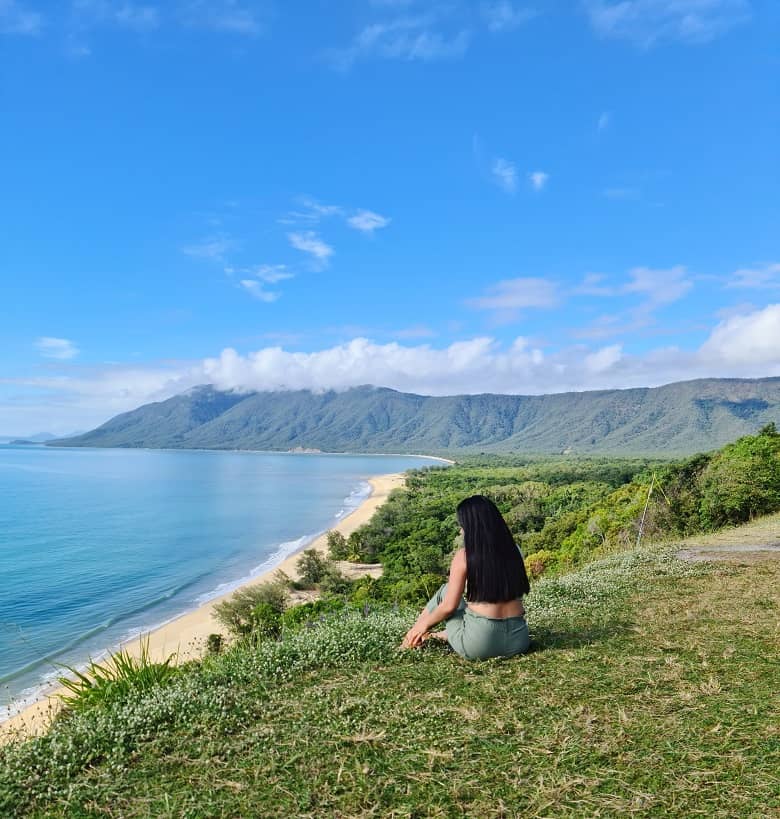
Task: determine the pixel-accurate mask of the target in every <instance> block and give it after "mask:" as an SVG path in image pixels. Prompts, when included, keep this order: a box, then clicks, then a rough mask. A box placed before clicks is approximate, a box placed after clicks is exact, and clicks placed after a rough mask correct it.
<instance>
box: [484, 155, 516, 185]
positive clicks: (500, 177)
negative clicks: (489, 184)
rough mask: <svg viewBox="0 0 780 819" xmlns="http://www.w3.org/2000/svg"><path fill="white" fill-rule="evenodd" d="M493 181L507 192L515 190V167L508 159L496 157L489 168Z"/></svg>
mask: <svg viewBox="0 0 780 819" xmlns="http://www.w3.org/2000/svg"><path fill="white" fill-rule="evenodd" d="M490 173H491V174H492V176H493V181H494V182H495V183H496V184H497V185H498V186H499V187H500V188H501V189H503V190H504V191H506V192H507V193H514V192H515V191H516V190H517V168H516V167H515V165H514V163H512V162H510V161H509V160H508V159H503V158H502V157H497V158H496V159H495V160H493V165H492V167H491V169H490Z"/></svg>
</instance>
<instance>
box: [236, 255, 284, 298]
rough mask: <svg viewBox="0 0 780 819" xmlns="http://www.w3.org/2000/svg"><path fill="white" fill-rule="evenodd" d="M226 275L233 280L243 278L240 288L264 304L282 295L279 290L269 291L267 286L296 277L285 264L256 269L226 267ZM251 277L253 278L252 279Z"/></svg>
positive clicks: (239, 284) (262, 265)
mask: <svg viewBox="0 0 780 819" xmlns="http://www.w3.org/2000/svg"><path fill="white" fill-rule="evenodd" d="M225 273H226V274H227V275H228V276H230V277H231V278H233V277H235V276H243V277H244V278H241V279H239V281H238V286H239V287H240V288H242V289H243V290H245V291H246V292H247V293H249V294H250V295H251V296H252V297H253V298H256V299H258V301H263V302H268V303H270V302H274V301H276V300H277V299H278V298H279V297H280V296H281V293H280V292H279V291H278V290H269V289H268V287H267V285H269V284H270V285H274V284H278V283H279V282H283V281H286V280H287V279H292V278H294V277H295V274H294V273H291V272H290V271H289V270H288V268H287V265H283V264H261V265H255V266H254V267H232V266H228V267H225ZM250 277H251V278H250Z"/></svg>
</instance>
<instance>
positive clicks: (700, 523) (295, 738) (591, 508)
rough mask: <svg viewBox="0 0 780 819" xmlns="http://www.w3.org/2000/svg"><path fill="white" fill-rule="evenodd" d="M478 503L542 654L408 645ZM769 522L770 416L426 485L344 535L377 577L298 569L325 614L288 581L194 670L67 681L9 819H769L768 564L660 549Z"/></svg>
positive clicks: (3, 787)
mask: <svg viewBox="0 0 780 819" xmlns="http://www.w3.org/2000/svg"><path fill="white" fill-rule="evenodd" d="M651 489H652V491H651ZM475 492H482V493H485V494H487V495H489V496H491V497H492V498H493V499H494V500H495V501H496V503H497V504H498V505H499V506H500V508H501V509H502V510H503V511H504V513H505V515H506V516H507V519H508V520H509V522H510V526H511V527H512V529H513V531H514V533H515V536H516V537H517V539H518V541H519V542H520V543H521V545H522V548H523V550H524V552H525V553H526V557H527V562H528V565H529V568H531V570H532V574H533V575H534V578H535V579H534V583H533V588H532V593H531V595H530V596H529V598H528V599H527V609H528V614H529V623H530V625H531V630H532V637H533V640H534V645H535V648H536V650H535V651H534V652H533V653H532V654H530V655H529V656H527V657H523V658H519V659H514V660H510V661H488V662H486V663H468V662H466V661H462V660H460V659H459V658H457V657H454V656H453V655H452V654H450V653H447V652H446V650H445V649H444V648H443V647H439V646H427V647H426V648H425V650H423V651H418V652H405V653H401V654H399V653H398V652H397V645H398V642H399V639H400V637H401V636H402V634H403V633H404V631H405V630H406V628H407V627H408V626H409V625H410V624H411V622H412V620H413V618H414V616H415V613H416V609H415V606H416V605H417V604H418V603H419V601H420V600H421V599H422V598H424V597H425V596H426V595H427V594H429V593H430V592H431V591H432V590H433V589H434V588H435V586H436V585H438V583H440V582H441V578H442V576H443V573H444V572H445V571H446V567H447V564H448V561H449V556H450V553H451V551H452V548H453V546H454V545H455V536H456V533H457V526H456V524H455V520H454V509H455V506H456V504H457V502H458V501H459V500H460V499H461V498H462V497H464V496H465V495H467V494H473V493H475ZM778 509H780V435H778V433H777V430H776V429H775V427H774V426H773V425H768V426H766V427H765V428H764V429H762V430H761V432H760V433H759V434H758V435H753V436H747V437H744V438H742V439H740V440H738V441H736V442H734V443H733V444H730V445H728V446H726V447H724V448H723V449H721V450H719V451H717V452H713V453H710V454H706V455H699V456H696V457H693V458H689V459H686V460H682V461H677V462H660V461H648V460H636V459H631V460H629V459H624V460H595V459H593V460H570V459H559V460H553V461H539V460H536V459H530V458H519V457H517V456H512V457H507V458H498V457H488V456H479V457H475V458H472V459H466V460H463V461H462V462H460V463H458V464H457V465H456V466H454V467H452V468H447V469H425V470H418V471H415V472H413V473H411V474H410V475H409V478H408V481H407V487H406V488H405V489H404V490H400V491H397V492H395V493H394V494H393V495H392V496H391V498H390V500H389V501H388V502H387V503H386V504H385V505H384V506H383V507H381V509H380V510H379V512H378V513H377V514H376V515H375V516H374V518H373V519H372V520H371V522H370V523H369V524H368V525H367V526H364V527H362V528H361V529H358V530H357V532H356V533H355V534H354V535H352V536H351V537H350V538H348V539H344V538H341V537H339V536H337V535H335V534H334V535H332V536H331V537H330V543H329V545H330V550H331V553H332V557H333V558H334V559H343V558H345V557H346V558H360V559H361V560H373V561H381V562H382V563H383V566H384V573H383V575H382V577H381V578H379V579H370V578H363V579H361V580H358V581H352V582H350V581H348V580H346V578H344V576H343V575H341V573H340V572H339V571H338V570H337V568H336V566H335V565H334V563H333V562H332V561H331V560H326V559H323V558H322V557H320V556H318V555H316V554H314V553H311V552H309V553H304V554H303V555H302V557H301V562H300V569H301V577H300V579H299V580H298V581H297V582H296V584H294V585H295V586H296V587H297V588H301V587H306V588H315V589H319V591H320V593H321V596H320V599H318V600H316V601H313V602H310V603H307V604H306V605H303V606H295V607H289V606H288V599H289V597H288V596H289V592H290V588H289V587H290V585H291V584H290V583H289V582H288V580H287V579H285V578H284V577H277V578H276V580H275V581H274V582H273V583H271V584H269V585H266V586H260V587H255V589H254V590H253V591H251V592H250V591H245V592H242V593H240V594H237V595H236V596H234V598H232V599H231V600H230V601H228V604H225V605H223V606H222V607H221V610H220V617H221V619H222V622H223V624H224V625H225V627H226V629H228V631H229V632H230V633H231V634H232V635H233V636H234V639H233V640H232V642H231V643H230V644H228V645H225V641H224V640H222V639H218V638H216V637H215V638H214V639H213V640H211V641H210V648H211V652H210V653H209V654H208V655H207V656H206V657H205V658H204V659H203V661H202V662H197V663H189V664H186V665H183V666H180V667H178V668H174V667H173V666H172V665H171V664H170V663H160V664H156V667H155V664H154V663H151V662H150V661H149V660H148V658H147V659H146V660H144V661H142V662H136V663H124V662H122V663H115V665H114V670H112V672H111V674H109V675H108V677H106V678H105V679H97V680H96V681H94V682H90V680H88V679H87V680H79V681H77V683H76V684H74V686H72V687H71V696H72V697H73V696H75V697H77V698H79V697H80V701H79V702H77V703H74V702H73V701H71V703H70V706H71V707H70V708H69V709H68V710H67V711H66V712H64V713H63V714H62V715H61V716H60V717H59V718H58V719H57V720H56V722H55V724H54V726H53V728H52V729H51V731H50V732H49V733H48V734H47V735H46V736H44V737H41V738H37V739H33V740H30V741H27V742H24V743H17V744H13V745H11V746H9V747H7V748H4V749H0V815H3V816H4V815H11V816H15V815H20V816H22V815H31V816H98V815H106V814H108V815H122V816H147V815H154V816H193V817H194V816H198V817H200V816H228V815H229V816H253V815H261V816H293V815H295V816H332V815H341V816H372V815H377V816H379V815H382V816H384V815H395V816H425V815H431V816H451V815H474V816H476V815H478V816H486V817H487V816H496V817H498V816H501V817H506V816H519V815H522V816H552V815H558V816H582V815H626V814H630V813H644V814H647V815H659V816H661V815H663V816H686V817H687V816H691V815H707V816H718V815H723V816H727V815H770V814H772V813H773V812H774V811H775V810H780V778H779V777H778V773H777V772H778V770H780V765H779V764H778V763H780V745H778V736H777V730H776V728H777V724H778V717H780V715H779V714H778V710H777V698H776V670H777V669H776V661H775V660H774V659H773V658H774V657H776V653H777V648H778V646H777V634H776V623H777V614H778V610H779V609H780V604H779V602H778V599H777V588H778V579H780V568H778V566H777V565H769V566H764V567H758V568H755V567H754V568H753V570H752V571H751V573H750V574H749V575H745V574H740V572H739V570H733V569H732V570H719V571H717V572H716V571H714V570H713V569H712V568H710V567H708V566H704V565H701V564H698V565H690V564H686V563H683V562H681V561H680V560H678V559H676V558H675V557H674V553H673V551H674V550H671V549H659V548H657V547H656V548H653V547H648V541H650V540H653V539H655V540H659V539H668V538H670V537H673V536H676V535H680V536H682V535H687V534H690V533H694V532H705V531H710V530H714V529H717V528H719V527H721V526H724V525H729V524H737V523H740V522H744V521H748V520H750V519H752V518H754V517H756V516H758V515H763V514H766V513H769V512H772V511H774V510H778ZM643 519H644V528H643V531H644V534H645V536H646V538H645V539H644V540H643V545H642V546H641V547H640V548H637V547H636V546H635V545H634V544H635V542H636V540H637V537H638V534H639V529H640V526H641V525H642V520H643ZM779 527H780V524H778V525H777V526H775V528H776V529H777V528H779ZM407 604H413V605H407ZM724 611H728V612H729V617H728V619H727V620H724V618H723V612H724ZM735 636H736V637H737V639H736V640H735ZM235 638H237V639H235ZM114 671H116V673H114ZM123 674H124V677H123V676H122V675H123ZM79 684H81V690H80V689H79ZM412 693H413V695H412Z"/></svg>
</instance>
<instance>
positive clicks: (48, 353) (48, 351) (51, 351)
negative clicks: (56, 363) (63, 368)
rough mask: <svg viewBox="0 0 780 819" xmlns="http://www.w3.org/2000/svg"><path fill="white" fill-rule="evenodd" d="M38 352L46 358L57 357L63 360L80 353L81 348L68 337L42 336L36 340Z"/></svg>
mask: <svg viewBox="0 0 780 819" xmlns="http://www.w3.org/2000/svg"><path fill="white" fill-rule="evenodd" d="M35 346H36V347H37V348H38V352H39V353H40V354H41V355H42V356H43V357H44V358H56V359H59V360H61V361H67V360H68V359H71V358H75V357H76V356H77V355H78V354H79V348H78V347H77V346H76V345H75V344H74V343H73V342H72V341H70V340H69V339H67V338H52V337H51V336H41V338H39V339H37V341H36V342H35Z"/></svg>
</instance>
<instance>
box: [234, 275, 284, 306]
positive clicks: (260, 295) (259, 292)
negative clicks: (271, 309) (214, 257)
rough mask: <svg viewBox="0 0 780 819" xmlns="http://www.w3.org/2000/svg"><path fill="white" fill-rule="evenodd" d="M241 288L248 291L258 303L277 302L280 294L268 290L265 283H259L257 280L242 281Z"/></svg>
mask: <svg viewBox="0 0 780 819" xmlns="http://www.w3.org/2000/svg"><path fill="white" fill-rule="evenodd" d="M239 284H240V285H241V287H243V288H244V290H246V291H247V293H249V294H250V295H251V296H252V297H253V298H256V299H257V300H258V301H264V302H269V303H270V302H272V301H276V300H277V299H278V298H279V296H280V294H279V293H277V292H276V291H273V290H267V289H266V288H265V287H264V286H263V283H262V282H260V281H258V280H257V279H241V281H240V282H239Z"/></svg>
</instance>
